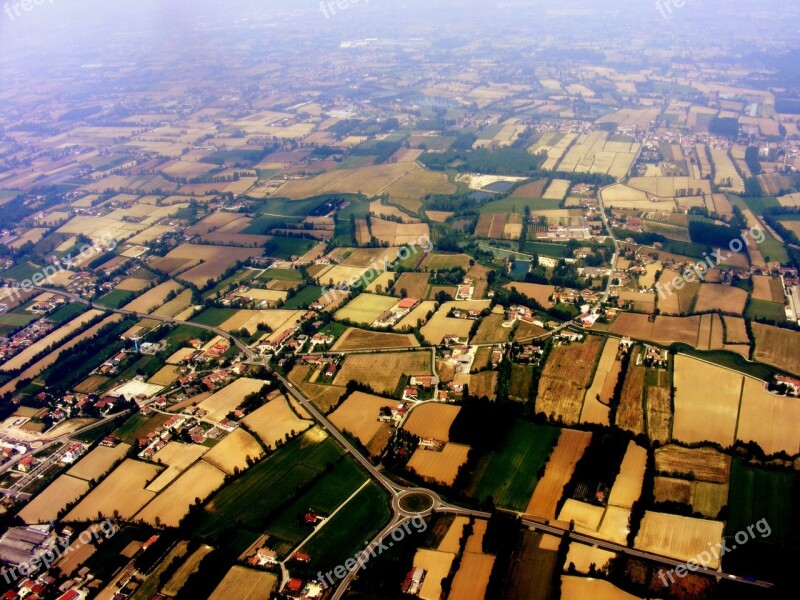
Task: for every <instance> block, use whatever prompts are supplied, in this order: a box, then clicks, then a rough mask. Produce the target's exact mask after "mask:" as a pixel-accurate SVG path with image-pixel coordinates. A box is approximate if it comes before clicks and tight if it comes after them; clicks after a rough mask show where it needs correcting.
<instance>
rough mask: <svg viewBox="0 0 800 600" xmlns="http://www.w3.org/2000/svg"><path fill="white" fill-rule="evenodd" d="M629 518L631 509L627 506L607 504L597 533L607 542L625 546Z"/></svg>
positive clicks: (628, 530)
mask: <svg viewBox="0 0 800 600" xmlns="http://www.w3.org/2000/svg"><path fill="white" fill-rule="evenodd" d="M630 520H631V511H630V509H629V508H625V507H623V506H613V505H611V504H609V505H608V507H607V508H606V514H605V515H604V516H603V522H602V523H601V524H600V529H599V530H598V532H597V535H598V537H600V538H602V539H604V540H608V541H609V542H614V543H615V544H620V545H622V546H627V544H628V534H629V533H630Z"/></svg>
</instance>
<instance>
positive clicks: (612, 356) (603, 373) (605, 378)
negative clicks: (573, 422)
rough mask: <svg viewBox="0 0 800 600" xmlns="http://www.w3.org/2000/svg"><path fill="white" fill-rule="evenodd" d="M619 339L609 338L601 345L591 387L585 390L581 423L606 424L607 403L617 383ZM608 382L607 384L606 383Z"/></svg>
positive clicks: (619, 366) (619, 367) (619, 365)
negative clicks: (601, 348)
mask: <svg viewBox="0 0 800 600" xmlns="http://www.w3.org/2000/svg"><path fill="white" fill-rule="evenodd" d="M618 350H619V340H617V339H613V338H609V339H608V340H606V342H605V345H604V346H603V352H602V354H601V355H600V362H598V363H597V369H596V370H595V373H594V379H593V380H592V385H591V387H590V388H589V389H588V390H587V392H586V397H585V399H584V401H583V409H582V410H581V418H580V422H581V423H599V424H601V425H608V424H609V423H608V419H609V410H610V408H609V404H610V402H611V395H613V391H614V386H615V385H616V383H617V378H618V377H619V372H620V369H621V367H622V365H621V363H620V362H619V361H617V360H616V358H617V351H618ZM607 383H608V385H607Z"/></svg>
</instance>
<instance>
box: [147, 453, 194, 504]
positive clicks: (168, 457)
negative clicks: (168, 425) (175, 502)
mask: <svg viewBox="0 0 800 600" xmlns="http://www.w3.org/2000/svg"><path fill="white" fill-rule="evenodd" d="M206 452H208V448H206V447H205V446H198V445H196V444H183V443H181V442H170V443H168V444H167V445H166V446H164V448H162V449H161V450H159V451H158V452H156V453H155V454H154V455H153V462H155V463H158V464H159V465H167V468H166V469H164V470H163V471H162V472H161V474H160V475H159V476H158V477H156V478H155V479H154V480H153V481H152V482H151V483H150V485H148V486H147V489H148V490H149V491H151V492H156V493H158V492H160V491H161V490H163V489H164V488H165V487H166V486H168V485H169V484H170V483H172V481H174V480H175V479H176V478H177V477H178V476H180V474H181V473H183V472H184V471H185V470H186V469H188V468H189V467H190V466H191V465H193V464H194V463H196V462H197V461H198V460H200V458H201V457H202V456H203V455H204V454H205V453H206Z"/></svg>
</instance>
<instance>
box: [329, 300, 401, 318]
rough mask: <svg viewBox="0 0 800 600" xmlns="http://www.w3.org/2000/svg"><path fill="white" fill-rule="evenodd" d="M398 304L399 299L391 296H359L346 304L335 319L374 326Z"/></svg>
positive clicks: (337, 312)
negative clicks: (373, 324)
mask: <svg viewBox="0 0 800 600" xmlns="http://www.w3.org/2000/svg"><path fill="white" fill-rule="evenodd" d="M395 304H397V298H392V297H391V296H378V295H376V294H368V293H365V294H359V295H358V296H356V297H355V298H354V299H353V300H351V301H350V302H348V303H347V304H345V306H344V308H341V309H339V310H338V311H336V314H335V315H334V318H335V319H336V320H339V321H342V320H347V321H351V322H353V323H361V324H363V325H372V323H374V322H375V321H376V320H377V319H378V317H380V316H381V315H382V314H383V313H384V312H386V311H387V310H389V309H390V308H392V307H393V306H394V305H395Z"/></svg>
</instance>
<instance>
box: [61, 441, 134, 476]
mask: <svg viewBox="0 0 800 600" xmlns="http://www.w3.org/2000/svg"><path fill="white" fill-rule="evenodd" d="M130 448H131V447H130V446H129V445H128V444H123V443H119V444H117V445H116V446H114V447H113V448H108V447H107V446H97V447H96V448H94V449H93V450H92V451H91V452H89V453H88V454H86V455H85V456H84V457H83V458H81V459H80V460H79V461H78V462H77V463H76V464H75V465H74V466H73V467H72V468H71V469H70V470H69V471H67V475H71V476H73V477H77V478H79V479H85V480H86V481H91V480H92V479H95V480H97V479H100V477H102V476H103V475H105V474H106V473H108V471H109V470H110V469H111V467H113V466H114V464H115V463H117V462H118V461H120V460H122V459H123V458H124V457H125V455H126V454H127V453H128V450H130Z"/></svg>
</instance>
